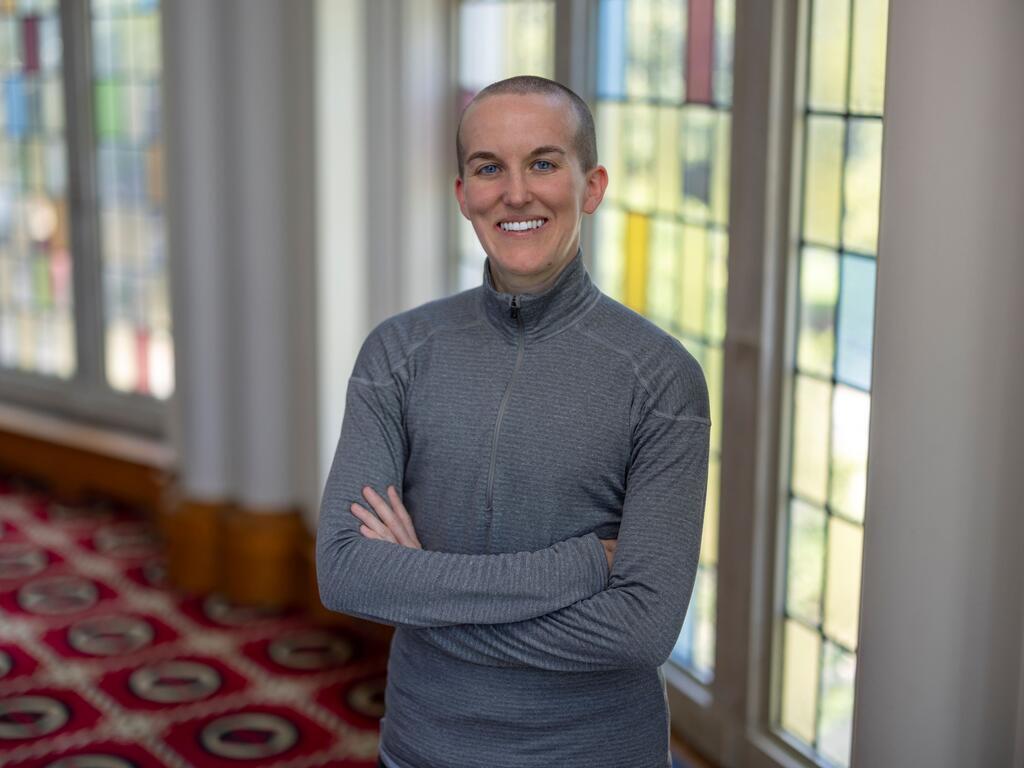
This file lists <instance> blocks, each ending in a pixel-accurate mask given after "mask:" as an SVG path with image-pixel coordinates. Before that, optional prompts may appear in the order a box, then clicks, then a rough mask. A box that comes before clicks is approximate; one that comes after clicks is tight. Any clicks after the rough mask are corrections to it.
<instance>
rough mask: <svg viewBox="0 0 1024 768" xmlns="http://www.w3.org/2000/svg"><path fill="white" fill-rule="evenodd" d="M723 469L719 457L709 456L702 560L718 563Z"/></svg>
mask: <svg viewBox="0 0 1024 768" xmlns="http://www.w3.org/2000/svg"><path fill="white" fill-rule="evenodd" d="M720 471H721V461H720V460H719V457H718V456H717V455H715V454H712V455H711V456H710V457H709V458H708V495H707V501H706V503H705V504H704V528H703V530H702V531H701V543H700V562H701V563H702V564H705V565H718V486H719V478H720V477H721V475H720Z"/></svg>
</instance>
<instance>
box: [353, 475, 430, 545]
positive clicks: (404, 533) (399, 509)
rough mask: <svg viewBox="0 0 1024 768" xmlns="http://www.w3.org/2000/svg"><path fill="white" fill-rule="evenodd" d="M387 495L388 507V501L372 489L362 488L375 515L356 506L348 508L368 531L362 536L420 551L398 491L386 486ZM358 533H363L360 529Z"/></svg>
mask: <svg viewBox="0 0 1024 768" xmlns="http://www.w3.org/2000/svg"><path fill="white" fill-rule="evenodd" d="M387 493H388V499H389V500H390V502H391V504H390V506H389V504H388V501H386V500H385V499H383V498H381V496H380V495H379V494H378V493H377V492H376V491H375V490H373V488H371V487H369V486H366V487H364V488H363V496H364V498H365V499H366V501H367V502H368V503H369V505H370V507H371V508H372V509H373V512H375V513H376V515H374V514H372V513H371V512H368V511H367V510H365V509H363V508H362V507H361V506H359V505H358V504H352V506H351V507H350V510H351V511H352V514H354V515H355V516H356V517H358V518H359V519H360V520H361V521H362V522H363V524H364V526H365V527H366V528H367V529H369V533H364V534H363V535H366V536H368V537H369V538H379V539H381V540H383V541H390V542H393V543H395V544H401V545H402V546H405V547H413V548H416V549H422V547H421V546H420V542H419V539H418V538H417V537H416V530H415V529H414V528H413V524H412V518H411V517H410V516H409V512H408V510H406V508H405V505H404V504H402V500H401V498H400V497H399V495H398V490H397V489H396V488H395V487H394V486H388V491H387ZM360 532H361V533H362V532H363V531H362V528H361V529H360Z"/></svg>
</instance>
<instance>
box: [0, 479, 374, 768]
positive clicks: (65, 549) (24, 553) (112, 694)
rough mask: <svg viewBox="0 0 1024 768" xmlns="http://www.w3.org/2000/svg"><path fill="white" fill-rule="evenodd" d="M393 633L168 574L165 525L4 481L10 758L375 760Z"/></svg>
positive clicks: (0, 562) (128, 767)
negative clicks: (242, 599)
mask: <svg viewBox="0 0 1024 768" xmlns="http://www.w3.org/2000/svg"><path fill="white" fill-rule="evenodd" d="M386 668H387V645H386V641H382V640H381V639H380V638H376V637H375V636H374V635H373V634H372V633H369V632H368V633H361V632H358V631H357V630H348V629H338V628H328V627H318V626H316V625H314V624H311V623H310V622H309V620H308V619H305V618H304V617H303V616H301V615H300V614H299V613H297V612H287V611H286V612H266V611H255V610H252V609H244V608H239V607H235V606H232V605H229V604H228V603H226V602H225V601H224V600H223V599H221V598H219V597H218V596H216V595H214V596H211V597H209V598H207V599H205V600H201V599H196V598H189V597H187V596H185V595H181V594H178V593H176V592H175V591H173V590H171V589H169V588H168V587H167V586H166V585H165V583H164V578H163V563H162V560H161V555H160V550H159V546H158V541H157V539H156V536H155V533H154V531H153V530H152V529H151V528H150V527H149V526H148V525H147V524H146V522H145V520H144V519H143V518H141V517H140V516H138V515H137V514H134V513H133V512H132V511H131V510H128V509H123V508H119V507H116V506H113V505H110V504H103V503H98V504H93V505H90V506H89V507H88V508H84V507H79V508H72V507H66V506H61V505H58V504H54V503H51V502H50V501H48V499H47V497H46V496H44V495H41V494H38V493H33V492H29V491H26V490H18V489H17V488H16V487H15V486H14V485H12V484H11V482H9V481H4V480H0V766H9V768H30V767H31V768H37V767H39V768H42V767H43V766H47V767H48V768H132V767H133V766H134V767H137V768H148V767H149V766H172V768H183V767H184V766H210V767H211V768H218V767H219V766H240V765H245V766H260V767H261V768H264V767H265V768H271V766H273V767H274V768H305V767H306V766H311V767H312V766H343V767H344V766H367V767H368V768H369V767H371V766H376V765H377V758H376V755H377V742H378V723H379V719H380V717H381V715H382V714H383V710H384V683H385V672H386Z"/></svg>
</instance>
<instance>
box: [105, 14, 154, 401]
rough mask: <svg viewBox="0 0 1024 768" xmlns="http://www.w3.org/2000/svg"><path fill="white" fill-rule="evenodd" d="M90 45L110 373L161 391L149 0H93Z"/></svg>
mask: <svg viewBox="0 0 1024 768" xmlns="http://www.w3.org/2000/svg"><path fill="white" fill-rule="evenodd" d="M92 50H93V57H92V58H93V94H94V95H93V99H94V105H93V106H94V112H95V134H96V158H97V162H96V172H97V186H98V194H99V230H100V241H101V255H102V265H103V289H104V309H105V315H104V321H105V349H106V376H107V381H108V382H109V383H110V385H111V386H112V387H113V388H114V389H117V390H121V391H124V392H135V393H139V394H148V395H153V396H155V397H158V398H166V397H168V396H169V395H170V394H171V392H172V390H173V388H174V367H173V363H174V356H173V349H172V341H171V318H170V298H169V287H168V275H167V247H166V233H165V226H164V216H163V205H164V185H163V157H164V151H163V136H162V132H161V125H160V123H161V102H160V16H159V7H158V3H157V2H156V0H102V1H99V2H97V1H94V2H93V5H92Z"/></svg>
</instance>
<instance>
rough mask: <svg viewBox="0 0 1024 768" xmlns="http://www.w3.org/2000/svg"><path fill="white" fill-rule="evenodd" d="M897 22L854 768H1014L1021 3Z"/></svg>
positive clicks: (990, 0)
mask: <svg viewBox="0 0 1024 768" xmlns="http://www.w3.org/2000/svg"><path fill="white" fill-rule="evenodd" d="M890 13H891V16H890V22H889V42H888V51H889V53H888V71H887V82H886V100H885V137H884V150H883V171H882V212H881V230H880V237H879V257H878V292H877V306H876V312H877V316H876V332H875V350H874V381H873V385H872V415H871V437H870V454H869V456H870V459H869V461H870V463H869V467H868V488H867V513H866V519H865V540H864V584H863V597H862V613H861V633H860V646H859V652H858V663H857V693H856V696H857V698H856V712H855V718H854V746H853V765H854V766H859V767H860V768H873V767H874V766H925V765H926V766H929V768H942V767H943V766H949V767H950V768H953V766H966V765H970V766H1009V765H1013V764H1014V763H1013V762H1012V761H1013V760H1014V756H1013V753H1014V749H1015V746H1014V745H1015V743H1017V738H1018V737H1017V733H1016V730H1017V728H1018V727H1019V724H1020V722H1021V715H1020V712H1019V708H1020V707H1021V706H1022V702H1020V701H1019V697H1020V692H1019V682H1018V681H1019V680H1020V665H1021V662H1022V648H1021V644H1022V615H1021V605H1022V594H1021V589H1022V583H1024V512H1022V509H1024V483H1022V478H1024V450H1022V446H1024V417H1022V414H1024V407H1022V402H1021V398H1022V392H1024V384H1022V382H1024V347H1022V345H1021V341H1020V330H1021V328H1024V141H1022V139H1021V137H1022V135H1024V134H1022V126H1024V91H1022V90H1021V85H1020V77H1021V74H1022V73H1024V46H1021V45H1020V35H1021V32H1022V31H1024V4H1021V3H1019V2H1011V1H1010V0H977V2H972V3H964V2H961V0H901V1H900V2H892V3H891V4H890ZM1016 760H1017V762H1016V763H1015V764H1016V765H1018V766H1019V765H1021V764H1022V760H1024V756H1022V755H1020V754H1019V753H1018V755H1017V757H1016Z"/></svg>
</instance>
